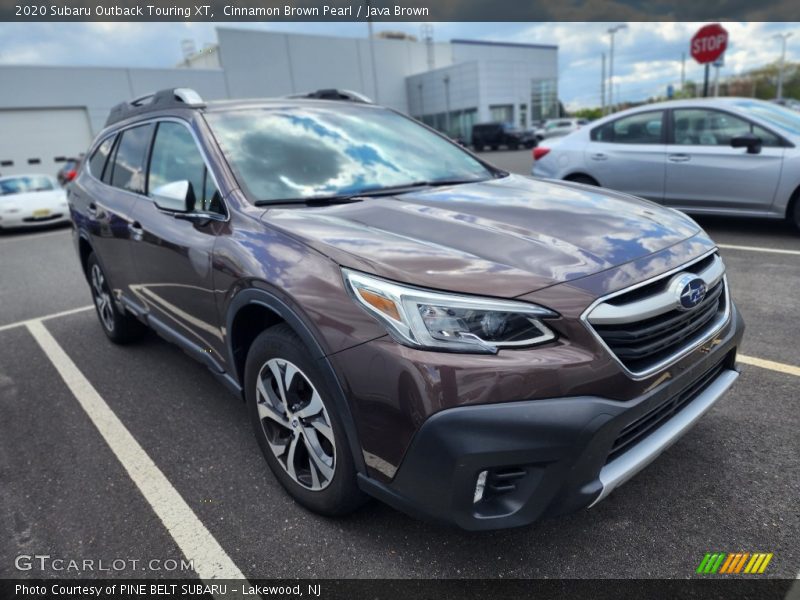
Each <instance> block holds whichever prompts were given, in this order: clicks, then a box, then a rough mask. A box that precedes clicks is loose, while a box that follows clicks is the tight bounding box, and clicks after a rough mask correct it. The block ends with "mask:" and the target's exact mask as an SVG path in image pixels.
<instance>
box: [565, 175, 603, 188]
mask: <svg viewBox="0 0 800 600" xmlns="http://www.w3.org/2000/svg"><path fill="white" fill-rule="evenodd" d="M566 180H567V181H572V182H574V183H582V184H583V185H591V186H594V187H600V184H599V183H597V181H596V180H594V179H593V178H591V177H589V176H588V175H573V176H571V177H567V178H566Z"/></svg>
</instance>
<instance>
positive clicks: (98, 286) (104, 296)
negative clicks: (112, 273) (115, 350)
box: [92, 264, 114, 331]
mask: <svg viewBox="0 0 800 600" xmlns="http://www.w3.org/2000/svg"><path fill="white" fill-rule="evenodd" d="M92 296H93V297H94V303H95V304H96V305H97V313H98V314H99V315H100V320H101V321H102V322H103V327H105V328H106V329H107V330H108V331H114V308H113V307H112V305H111V302H112V300H111V294H110V293H109V291H108V286H107V285H106V278H105V277H103V271H101V270H100V266H99V265H96V264H95V265H92Z"/></svg>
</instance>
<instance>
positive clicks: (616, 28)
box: [608, 23, 628, 112]
mask: <svg viewBox="0 0 800 600" xmlns="http://www.w3.org/2000/svg"><path fill="white" fill-rule="evenodd" d="M627 28H628V26H627V25H626V24H624V23H623V24H621V25H615V26H614V27H611V28H609V30H608V37H609V39H610V41H611V47H610V48H609V51H608V112H614V99H613V97H614V35H615V34H616V33H617V32H618V31H622V30H623V29H627Z"/></svg>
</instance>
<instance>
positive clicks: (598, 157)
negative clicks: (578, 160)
mask: <svg viewBox="0 0 800 600" xmlns="http://www.w3.org/2000/svg"><path fill="white" fill-rule="evenodd" d="M590 158H591V159H592V160H608V155H607V154H603V153H602V152H596V153H595V154H592V155H591V157H590Z"/></svg>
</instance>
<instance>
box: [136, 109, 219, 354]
mask: <svg viewBox="0 0 800 600" xmlns="http://www.w3.org/2000/svg"><path fill="white" fill-rule="evenodd" d="M186 181H188V182H189V184H190V190H191V191H190V196H192V197H193V198H194V206H193V207H192V208H191V209H190V210H189V211H188V213H193V214H195V215H196V214H197V213H203V214H206V215H209V218H201V219H197V218H187V217H191V214H187V213H186V212H182V211H171V210H166V209H162V208H159V207H158V206H157V205H156V204H155V202H154V201H153V199H152V198H153V196H154V195H157V194H158V190H159V188H161V187H162V186H164V185H166V184H171V183H173V184H174V183H175V182H186ZM147 195H148V198H142V199H141V200H140V201H139V203H138V204H137V205H136V210H135V211H134V219H135V221H136V223H135V224H136V226H137V227H138V228H139V229H140V233H139V236H138V240H137V241H136V242H135V244H136V247H135V251H134V260H135V263H136V271H137V273H138V282H137V285H136V286H135V293H136V295H137V298H138V301H139V302H140V303H141V304H143V305H144V306H145V307H146V309H147V312H148V315H149V318H150V319H151V320H152V321H154V322H155V328H156V329H159V325H160V326H161V327H160V329H162V330H163V329H164V328H166V329H168V330H169V331H170V332H171V333H172V334H174V335H176V336H178V337H179V338H181V341H182V342H184V345H190V346H193V347H194V348H195V349H196V350H198V351H200V352H202V353H204V355H205V356H206V359H211V361H208V360H207V362H212V361H213V363H217V364H224V361H225V358H226V357H225V345H224V343H223V340H222V331H221V328H220V319H219V313H218V311H217V305H216V300H215V297H214V281H213V271H212V264H211V258H212V253H213V250H214V244H215V242H216V239H217V235H218V234H219V233H220V232H221V231H223V230H224V229H225V228H226V227H227V222H226V220H225V209H224V206H223V204H222V200H221V199H220V196H219V192H218V190H217V186H216V184H215V182H214V179H213V176H212V175H211V173H210V172H209V170H208V168H207V166H206V163H205V161H204V159H203V155H202V154H201V152H200V150H199V148H198V146H197V143H196V141H195V138H194V136H193V134H192V132H191V130H190V129H189V126H188V124H185V123H183V122H177V121H162V122H160V123H159V124H158V127H157V129H156V133H155V140H154V141H153V148H152V151H151V156H150V167H149V174H148V186H147Z"/></svg>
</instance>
